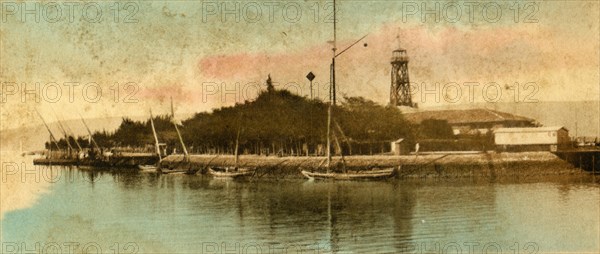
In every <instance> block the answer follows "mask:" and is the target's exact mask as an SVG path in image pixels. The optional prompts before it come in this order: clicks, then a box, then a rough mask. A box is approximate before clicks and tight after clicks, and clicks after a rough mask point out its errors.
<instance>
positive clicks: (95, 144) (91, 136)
mask: <svg viewBox="0 0 600 254" xmlns="http://www.w3.org/2000/svg"><path fill="white" fill-rule="evenodd" d="M79 117H81V121H82V122H83V125H84V126H85V129H86V130H87V132H88V134H89V135H90V139H91V140H92V143H94V147H96V149H97V150H98V151H100V146H98V143H96V140H94V136H93V135H92V131H90V128H89V127H88V125H87V124H86V123H85V120H83V116H81V115H79Z"/></svg>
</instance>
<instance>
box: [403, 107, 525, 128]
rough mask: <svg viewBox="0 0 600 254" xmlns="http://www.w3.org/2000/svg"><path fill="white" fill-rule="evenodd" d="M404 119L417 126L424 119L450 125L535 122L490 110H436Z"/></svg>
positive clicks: (405, 115)
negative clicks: (442, 121)
mask: <svg viewBox="0 0 600 254" xmlns="http://www.w3.org/2000/svg"><path fill="white" fill-rule="evenodd" d="M404 117H405V118H406V119H407V120H408V121H410V122H412V123H416V124H419V123H421V122H422V121H423V120H426V119H436V120H446V121H448V123H449V124H450V125H460V124H469V123H501V122H515V121H520V122H530V123H533V122H535V120H534V119H531V118H527V117H523V116H518V115H513V114H509V113H506V112H500V111H495V110H490V109H482V108H479V109H465V110H436V111H421V112H414V113H405V114H404Z"/></svg>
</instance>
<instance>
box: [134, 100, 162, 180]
mask: <svg viewBox="0 0 600 254" xmlns="http://www.w3.org/2000/svg"><path fill="white" fill-rule="evenodd" d="M153 118H154V117H153V116H152V110H150V126H152V135H154V148H155V149H154V150H155V152H156V155H157V156H158V162H156V164H153V165H138V168H139V169H140V170H142V172H156V171H157V170H158V168H159V167H160V162H161V161H162V156H161V153H160V143H158V135H156V128H155V127H154V119H153Z"/></svg>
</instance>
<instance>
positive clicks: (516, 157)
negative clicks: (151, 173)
mask: <svg viewBox="0 0 600 254" xmlns="http://www.w3.org/2000/svg"><path fill="white" fill-rule="evenodd" d="M325 159H326V158H325V157H275V156H269V157H267V156H258V155H241V156H240V157H239V164H238V165H239V166H240V167H250V168H256V174H255V177H259V178H262V177H267V178H303V176H302V175H301V174H300V171H301V170H319V169H323V168H324V165H325V163H324V161H325ZM182 161H183V155H170V156H168V157H166V158H164V159H163V161H162V162H161V167H165V168H169V169H174V168H181V167H190V166H191V167H193V168H197V169H200V170H202V171H203V170H206V168H207V165H209V164H210V165H211V166H221V167H226V166H229V167H231V166H235V157H234V156H233V155H190V161H191V165H187V164H185V165H184V164H183V162H182ZM345 161H346V167H347V168H351V169H370V168H389V167H396V168H398V167H399V166H400V169H399V170H398V171H397V174H396V178H463V177H476V178H488V179H495V178H502V177H537V176H549V175H587V174H589V173H588V172H586V171H585V170H583V169H579V168H576V167H574V166H573V165H571V164H569V163H568V162H566V161H564V160H562V159H560V158H559V157H558V156H556V155H555V154H553V153H551V152H519V153H495V152H489V153H458V154H457V153H448V154H442V153H440V154H425V155H361V156H346V157H345ZM332 165H336V166H338V167H341V157H334V158H332ZM332 167H335V166H332Z"/></svg>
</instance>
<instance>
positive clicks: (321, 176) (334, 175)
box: [302, 168, 396, 180]
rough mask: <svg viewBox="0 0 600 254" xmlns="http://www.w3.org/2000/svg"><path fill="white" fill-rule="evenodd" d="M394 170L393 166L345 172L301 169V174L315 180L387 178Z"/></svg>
mask: <svg viewBox="0 0 600 254" xmlns="http://www.w3.org/2000/svg"><path fill="white" fill-rule="evenodd" d="M395 172H396V169H395V168H386V169H377V170H369V171H349V172H346V173H338V172H329V173H322V172H310V171H306V170H302V175H304V176H305V177H307V178H308V179H317V180H379V179H386V178H389V177H391V176H393V175H394V173H395Z"/></svg>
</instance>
